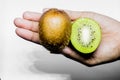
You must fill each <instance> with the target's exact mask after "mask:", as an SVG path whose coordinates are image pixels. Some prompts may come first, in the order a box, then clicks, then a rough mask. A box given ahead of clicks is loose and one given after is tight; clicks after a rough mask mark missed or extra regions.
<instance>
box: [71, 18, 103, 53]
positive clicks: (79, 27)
mask: <svg viewBox="0 0 120 80" xmlns="http://www.w3.org/2000/svg"><path fill="white" fill-rule="evenodd" d="M100 41H101V28H100V25H99V24H98V23H97V22H96V21H95V20H92V19H90V18H79V19H77V20H76V21H75V22H73V25H72V31H71V43H72V45H73V47H74V48H75V49H76V50H77V51H79V52H81V53H84V54H89V53H92V52H94V51H95V50H96V49H97V47H98V46H99V44H100Z"/></svg>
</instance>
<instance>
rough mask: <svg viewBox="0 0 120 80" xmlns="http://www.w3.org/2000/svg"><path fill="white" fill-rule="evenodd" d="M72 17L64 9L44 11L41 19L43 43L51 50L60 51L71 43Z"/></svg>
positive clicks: (40, 29)
mask: <svg viewBox="0 0 120 80" xmlns="http://www.w3.org/2000/svg"><path fill="white" fill-rule="evenodd" d="M71 27H72V25H71V19H70V18H69V16H68V15H67V13H65V12H64V11H62V10H58V9H50V10H48V11H46V12H45V13H43V15H42V16H41V18H40V21H39V37H40V41H41V44H42V45H43V46H44V47H46V48H47V49H49V50H50V51H51V52H59V51H61V50H62V49H63V48H64V47H65V46H67V45H68V44H69V41H70V34H71Z"/></svg>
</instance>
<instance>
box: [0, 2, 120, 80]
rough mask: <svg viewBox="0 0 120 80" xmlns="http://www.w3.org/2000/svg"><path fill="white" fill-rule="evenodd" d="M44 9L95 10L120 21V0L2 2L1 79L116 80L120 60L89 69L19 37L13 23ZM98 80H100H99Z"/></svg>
mask: <svg viewBox="0 0 120 80" xmlns="http://www.w3.org/2000/svg"><path fill="white" fill-rule="evenodd" d="M44 8H59V9H68V10H73V11H74V10H75V11H93V12H97V13H100V14H104V15H107V16H110V17H112V18H114V19H116V20H118V21H120V1H119V0H0V77H1V78H2V80H70V79H71V80H72V79H73V80H80V79H82V80H83V79H90V78H94V79H97V78H98V79H105V78H108V79H109V78H110V79H112V78H114V77H119V76H117V75H118V74H120V61H116V62H112V63H108V64H104V65H99V66H95V67H87V66H85V65H83V64H81V63H78V62H75V61H73V60H70V59H68V58H65V57H64V56H62V55H55V54H50V53H49V51H47V50H46V49H45V48H44V47H42V46H41V45H38V44H34V43H32V42H29V41H26V40H23V39H22V38H20V37H18V36H17V35H16V34H15V28H16V27H15V25H14V23H13V20H14V19H15V18H16V17H22V14H23V13H24V12H25V11H34V12H42V9H44ZM98 79H97V80H98Z"/></svg>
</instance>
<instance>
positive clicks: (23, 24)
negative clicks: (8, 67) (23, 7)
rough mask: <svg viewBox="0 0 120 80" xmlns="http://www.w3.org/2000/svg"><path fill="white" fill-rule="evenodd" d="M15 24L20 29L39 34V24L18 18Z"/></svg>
mask: <svg viewBox="0 0 120 80" xmlns="http://www.w3.org/2000/svg"><path fill="white" fill-rule="evenodd" d="M14 24H15V25H16V26H17V27H19V28H24V29H28V30H31V31H34V32H38V30H39V29H38V22H33V21H28V20H25V19H21V18H16V19H15V20H14Z"/></svg>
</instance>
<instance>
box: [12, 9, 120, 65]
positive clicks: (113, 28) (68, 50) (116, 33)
mask: <svg viewBox="0 0 120 80" xmlns="http://www.w3.org/2000/svg"><path fill="white" fill-rule="evenodd" d="M44 11H46V10H44ZM65 12H66V13H67V14H68V15H69V16H70V18H71V21H74V20H76V19H77V18H79V17H88V18H91V19H93V20H95V21H97V22H98V23H99V24H100V27H101V30H102V41H101V43H100V45H99V47H98V48H97V50H96V51H95V52H94V53H93V54H92V55H91V56H90V57H85V56H83V55H82V54H80V53H78V52H76V51H75V50H74V49H73V48H72V47H71V46H70V45H69V46H66V47H65V48H64V49H63V50H62V54H63V55H65V56H66V57H68V58H71V59H73V60H75V61H78V62H81V63H83V64H86V65H88V66H93V65H97V64H101V63H106V62H111V61H115V60H118V58H120V41H119V40H120V22H118V21H116V20H114V19H112V18H110V17H107V16H104V15H101V14H98V13H94V12H78V11H68V10H65ZM40 16H41V13H35V12H25V13H24V14H23V19H22V18H16V19H15V20H14V24H15V25H16V26H17V28H16V34H17V35H18V36H20V37H22V38H24V39H26V40H29V41H32V42H34V43H38V44H41V42H40V38H39V31H38V30H39V29H38V24H39V19H40Z"/></svg>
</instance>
